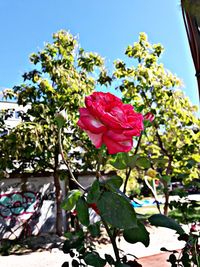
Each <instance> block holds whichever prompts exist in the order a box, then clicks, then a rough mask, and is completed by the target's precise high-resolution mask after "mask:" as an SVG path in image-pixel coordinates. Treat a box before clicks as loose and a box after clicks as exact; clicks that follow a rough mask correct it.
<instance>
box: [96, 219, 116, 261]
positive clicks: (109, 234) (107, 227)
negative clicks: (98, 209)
mask: <svg viewBox="0 0 200 267" xmlns="http://www.w3.org/2000/svg"><path fill="white" fill-rule="evenodd" d="M101 220H102V223H103V225H104V227H105V229H106V232H107V234H108V236H109V237H110V241H111V243H112V246H113V250H114V253H115V257H116V261H117V262H120V257H119V250H118V248H117V244H116V240H115V236H114V235H112V233H111V231H110V228H109V226H108V224H107V222H106V221H104V219H103V218H102V217H101Z"/></svg>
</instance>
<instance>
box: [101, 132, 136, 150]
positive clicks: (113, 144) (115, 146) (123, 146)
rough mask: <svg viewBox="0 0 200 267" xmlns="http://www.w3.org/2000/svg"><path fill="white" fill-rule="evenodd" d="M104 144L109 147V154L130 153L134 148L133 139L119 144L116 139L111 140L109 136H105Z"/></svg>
mask: <svg viewBox="0 0 200 267" xmlns="http://www.w3.org/2000/svg"><path fill="white" fill-rule="evenodd" d="M103 143H104V144H105V145H106V146H107V148H108V153H109V154H116V153H118V152H129V151H130V150H131V149H132V147H133V140H132V139H128V140H124V141H119V142H117V141H115V140H114V139H111V138H109V137H108V136H107V135H104V136H103Z"/></svg>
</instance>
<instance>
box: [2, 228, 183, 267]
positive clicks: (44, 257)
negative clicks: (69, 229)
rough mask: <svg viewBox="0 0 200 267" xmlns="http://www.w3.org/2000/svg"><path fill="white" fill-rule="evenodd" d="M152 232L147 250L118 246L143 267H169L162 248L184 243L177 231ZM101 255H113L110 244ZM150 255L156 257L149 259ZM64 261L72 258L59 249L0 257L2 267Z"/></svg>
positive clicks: (43, 266)
mask: <svg viewBox="0 0 200 267" xmlns="http://www.w3.org/2000/svg"><path fill="white" fill-rule="evenodd" d="M148 231H149V232H150V240H151V242H150V246H149V247H147V248H145V247H144V246H143V245H142V244H140V243H137V244H134V245H131V244H129V243H127V242H125V241H124V240H123V239H122V240H121V241H120V243H119V244H118V246H119V248H120V249H123V250H124V251H125V253H126V254H128V253H130V254H133V255H135V256H137V257H138V258H139V259H138V262H139V263H141V264H142V265H143V267H168V266H170V264H169V263H167V262H166V259H167V258H168V253H162V254H160V248H161V247H166V248H167V249H170V250H173V249H180V248H182V247H183V246H184V242H180V241H178V240H177V237H176V234H175V231H173V230H170V229H166V228H161V227H160V228H155V227H150V228H148ZM98 251H99V253H100V254H101V255H102V256H103V255H104V254H105V253H107V254H109V253H110V254H113V252H112V247H111V245H110V244H108V245H105V246H101V247H98ZM150 255H154V256H151V257H148V256H150ZM64 261H70V258H69V257H68V256H67V255H65V254H63V252H62V251H59V250H58V249H53V250H51V251H43V252H34V253H30V254H27V255H21V256H16V255H11V256H1V257H0V267H61V266H62V264H63V262H64Z"/></svg>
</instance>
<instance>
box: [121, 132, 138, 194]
mask: <svg viewBox="0 0 200 267" xmlns="http://www.w3.org/2000/svg"><path fill="white" fill-rule="evenodd" d="M141 139H142V133H141V134H140V137H139V139H138V142H137V146H136V148H135V151H134V156H135V155H136V154H137V152H138V149H139V146H140V143H141ZM130 174H131V167H129V168H127V169H126V179H125V182H124V189H123V193H124V194H125V193H126V187H127V184H128V179H129V177H130Z"/></svg>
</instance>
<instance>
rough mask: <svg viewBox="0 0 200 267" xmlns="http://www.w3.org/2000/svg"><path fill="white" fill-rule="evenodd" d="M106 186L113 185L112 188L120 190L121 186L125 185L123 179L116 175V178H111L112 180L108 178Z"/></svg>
mask: <svg viewBox="0 0 200 267" xmlns="http://www.w3.org/2000/svg"><path fill="white" fill-rule="evenodd" d="M105 184H106V185H111V186H112V187H113V186H114V187H116V188H120V186H121V185H122V184H123V179H122V178H121V177H120V176H118V175H114V176H111V177H110V178H108V179H107V180H106V181H105Z"/></svg>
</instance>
